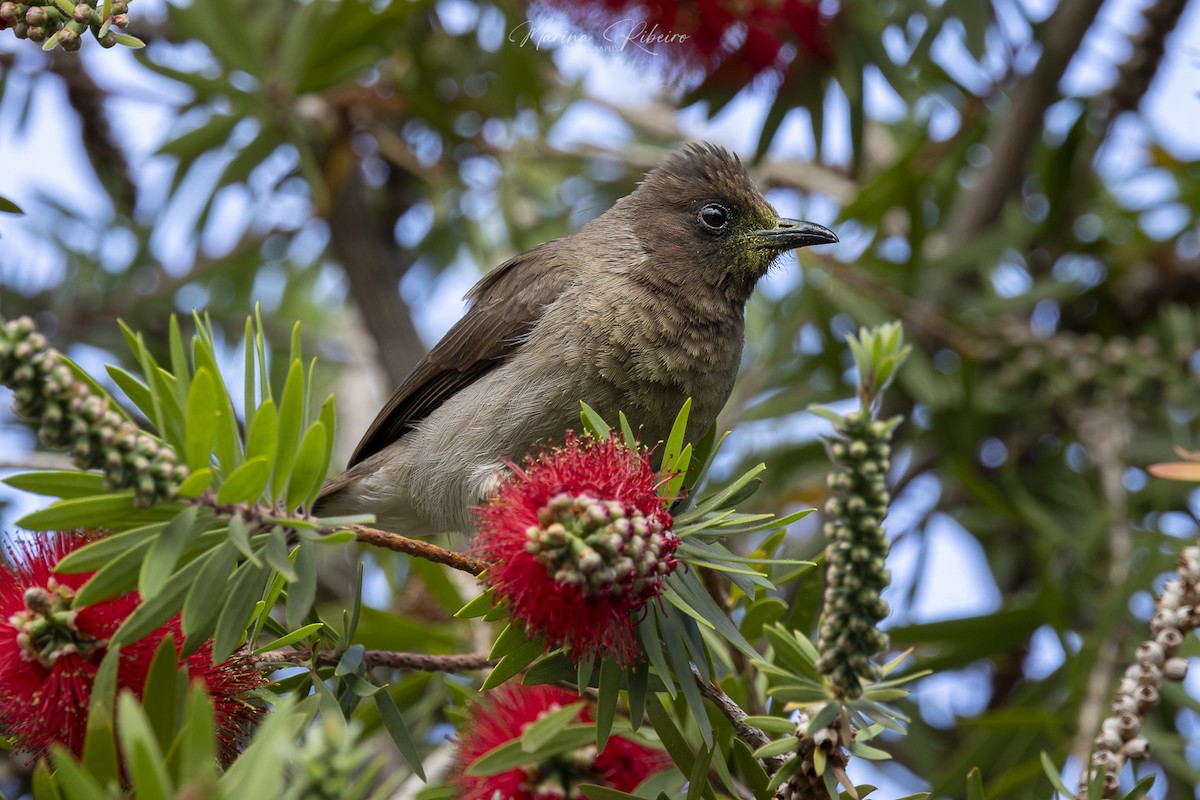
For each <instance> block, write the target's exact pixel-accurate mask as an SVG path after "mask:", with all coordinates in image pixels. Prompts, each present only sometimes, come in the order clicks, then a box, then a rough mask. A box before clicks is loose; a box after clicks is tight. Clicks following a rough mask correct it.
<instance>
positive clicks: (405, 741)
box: [375, 691, 425, 780]
mask: <svg viewBox="0 0 1200 800" xmlns="http://www.w3.org/2000/svg"><path fill="white" fill-rule="evenodd" d="M375 708H376V709H378V710H379V718H380V720H382V721H383V727H385V728H387V732H388V735H389V736H391V737H392V741H393V742H395V743H396V748H397V749H398V750H399V751H400V755H401V756H403V757H404V760H405V761H407V762H408V765H409V766H410V767H412V769H413V772H415V773H417V776H418V777H419V778H420V779H421V780H425V767H424V765H423V764H422V763H421V754H420V751H418V750H417V743H416V742H415V741H414V740H413V737H412V733H411V732H410V731H409V729H408V725H407V724H405V722H404V716H403V715H402V714H401V713H400V709H399V708H398V707H397V706H396V701H395V700H394V699H393V698H392V696H391V695H390V694H389V693H388V692H386V691H383V692H379V693H377V694H376V695H375Z"/></svg>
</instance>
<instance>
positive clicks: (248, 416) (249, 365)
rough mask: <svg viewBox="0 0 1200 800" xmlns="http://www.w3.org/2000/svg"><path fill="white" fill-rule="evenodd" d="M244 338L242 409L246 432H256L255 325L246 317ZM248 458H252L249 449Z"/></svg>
mask: <svg viewBox="0 0 1200 800" xmlns="http://www.w3.org/2000/svg"><path fill="white" fill-rule="evenodd" d="M242 336H243V347H244V352H243V353H242V392H243V394H242V408H243V409H244V412H243V413H244V414H245V425H246V430H248V431H250V430H254V418H255V417H256V416H258V413H257V412H258V402H257V397H258V394H257V392H255V390H254V389H255V385H254V379H255V376H256V375H257V374H258V372H257V369H256V365H255V363H254V324H253V323H252V322H251V321H250V317H246V326H245V330H243V331H242ZM247 441H248V440H247ZM246 457H247V458H250V457H251V454H250V452H249V449H248V448H247V452H246Z"/></svg>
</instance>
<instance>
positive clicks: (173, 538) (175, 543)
mask: <svg viewBox="0 0 1200 800" xmlns="http://www.w3.org/2000/svg"><path fill="white" fill-rule="evenodd" d="M199 511H200V509H199V507H198V506H186V507H185V508H184V509H183V510H182V511H180V512H179V513H178V514H176V515H175V518H174V519H172V520H171V521H170V522H168V523H167V525H166V527H165V528H164V529H163V531H162V533H161V534H160V535H159V536H158V537H157V538H156V539H155V540H154V542H153V543H152V544H151V545H150V552H149V553H147V554H146V560H145V561H143V562H142V569H141V573H140V575H139V576H138V588H139V589H140V590H141V592H142V597H143V598H145V599H146V600H149V599H151V598H153V597H154V596H155V595H156V594H158V593H159V592H160V591H161V590H162V589H163V587H164V586H166V584H167V581H168V580H170V579H171V573H172V572H174V570H175V565H176V564H178V563H179V556H180V555H182V554H183V549H184V547H185V546H186V545H187V543H188V540H189V539H190V538H191V537H192V534H193V532H194V530H195V527H196V516H197V515H198V513H199Z"/></svg>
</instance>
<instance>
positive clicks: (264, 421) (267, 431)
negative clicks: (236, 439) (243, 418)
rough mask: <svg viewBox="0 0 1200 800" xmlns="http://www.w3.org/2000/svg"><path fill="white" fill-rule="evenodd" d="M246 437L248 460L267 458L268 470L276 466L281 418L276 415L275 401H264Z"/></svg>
mask: <svg viewBox="0 0 1200 800" xmlns="http://www.w3.org/2000/svg"><path fill="white" fill-rule="evenodd" d="M249 430H250V432H249V433H248V434H247V435H246V459H247V460H249V459H252V458H259V457H262V458H265V459H266V461H267V466H268V469H270V468H272V467H274V465H275V451H276V449H277V448H278V447H279V417H278V415H277V414H276V413H275V401H274V400H264V401H263V404H262V406H260V407H259V409H258V410H257V411H256V412H255V414H254V421H253V422H251V423H250V429H249Z"/></svg>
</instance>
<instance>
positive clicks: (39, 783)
mask: <svg viewBox="0 0 1200 800" xmlns="http://www.w3.org/2000/svg"><path fill="white" fill-rule="evenodd" d="M0 200H3V198H0ZM67 758H70V755H68V756H67ZM85 773H86V768H85ZM31 777H32V784H33V786H32V788H33V800H63V796H62V793H61V792H59V791H58V784H57V783H55V776H54V775H52V774H51V773H50V761H49V760H48V759H45V758H40V759H38V761H37V766H35V767H34V768H33V775H32V776H31ZM60 777H61V776H60ZM93 780H94V779H93Z"/></svg>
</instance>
